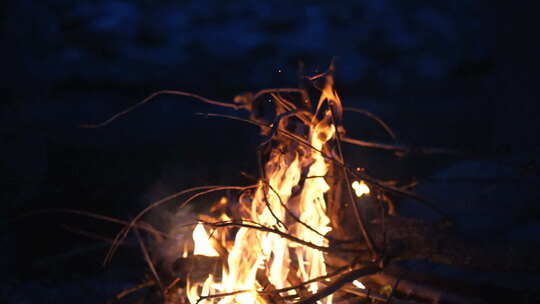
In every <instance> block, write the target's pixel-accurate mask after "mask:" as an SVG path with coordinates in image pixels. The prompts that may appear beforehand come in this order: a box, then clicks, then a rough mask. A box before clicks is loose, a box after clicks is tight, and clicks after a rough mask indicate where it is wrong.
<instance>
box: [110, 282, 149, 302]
mask: <svg viewBox="0 0 540 304" xmlns="http://www.w3.org/2000/svg"><path fill="white" fill-rule="evenodd" d="M154 285H156V281H154V280H150V281H147V282H144V283H141V284H139V285H137V286H135V287H132V288H129V289H126V290H124V291H122V292H121V293H119V294H117V295H116V296H115V298H116V299H117V300H121V299H122V298H124V297H126V296H127V295H130V294H132V293H134V292H136V291H139V290H141V289H143V288H146V287H150V286H154Z"/></svg>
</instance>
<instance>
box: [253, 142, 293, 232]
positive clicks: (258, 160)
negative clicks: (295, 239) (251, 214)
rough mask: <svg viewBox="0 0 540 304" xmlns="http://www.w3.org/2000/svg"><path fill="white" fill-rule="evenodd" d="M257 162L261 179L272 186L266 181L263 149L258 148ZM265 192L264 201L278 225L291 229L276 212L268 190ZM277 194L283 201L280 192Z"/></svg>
mask: <svg viewBox="0 0 540 304" xmlns="http://www.w3.org/2000/svg"><path fill="white" fill-rule="evenodd" d="M257 162H258V165H259V174H260V176H261V180H262V181H263V182H264V183H265V185H268V186H270V183H269V182H267V181H266V172H265V170H264V166H263V164H262V155H261V150H257ZM265 190H266V189H265ZM263 194H264V203H265V204H266V208H268V211H270V214H271V215H272V216H273V217H274V219H275V220H276V223H277V225H281V226H283V228H285V230H289V228H288V227H287V225H285V223H283V221H282V220H280V219H279V217H278V216H277V215H276V214H275V213H274V210H272V207H271V206H270V202H269V201H268V195H267V193H266V191H263ZM276 194H277V192H276ZM277 195H278V198H279V201H280V202H281V198H280V197H279V194H277ZM282 205H283V204H282Z"/></svg>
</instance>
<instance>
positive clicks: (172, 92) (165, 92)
mask: <svg viewBox="0 0 540 304" xmlns="http://www.w3.org/2000/svg"><path fill="white" fill-rule="evenodd" d="M159 95H180V96H187V97H193V98H195V99H198V100H200V101H203V102H205V103H209V104H213V105H216V106H221V107H227V108H233V109H235V110H238V109H241V108H242V106H238V105H235V104H232V103H226V102H221V101H215V100H211V99H208V98H205V97H202V96H199V95H197V94H193V93H188V92H182V91H175V90H161V91H157V92H155V93H152V94H150V95H149V96H148V97H146V98H145V99H143V100H141V101H140V102H138V103H137V104H135V105H133V106H131V107H129V108H127V109H125V110H123V111H121V112H118V113H116V114H115V115H113V116H112V117H111V118H109V119H107V120H105V121H104V122H101V123H98V124H83V125H81V126H80V127H81V128H87V129H95V128H100V127H103V126H106V125H108V124H109V123H111V122H112V121H114V120H116V119H117V118H119V117H121V116H124V115H126V114H127V113H129V112H131V111H133V110H135V109H137V108H138V107H140V106H142V105H144V104H146V103H148V102H149V101H151V100H152V99H154V98H155V97H157V96H159Z"/></svg>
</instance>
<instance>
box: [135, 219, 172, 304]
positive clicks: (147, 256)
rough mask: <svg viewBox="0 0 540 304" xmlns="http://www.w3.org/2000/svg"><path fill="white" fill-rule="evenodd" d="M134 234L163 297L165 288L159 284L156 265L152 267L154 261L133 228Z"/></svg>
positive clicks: (137, 232) (136, 230)
mask: <svg viewBox="0 0 540 304" xmlns="http://www.w3.org/2000/svg"><path fill="white" fill-rule="evenodd" d="M135 235H136V236H137V241H139V245H140V246H141V251H142V253H143V255H144V259H145V260H146V263H147V264H148V267H150V271H151V272H152V275H153V276H154V278H155V280H156V283H157V284H158V286H159V289H160V290H161V293H162V295H163V297H165V289H164V288H163V284H161V279H160V278H159V275H158V273H157V271H156V267H154V263H152V259H151V258H150V254H148V250H147V249H146V245H145V244H144V241H143V240H142V238H141V235H140V234H139V230H138V229H137V228H135Z"/></svg>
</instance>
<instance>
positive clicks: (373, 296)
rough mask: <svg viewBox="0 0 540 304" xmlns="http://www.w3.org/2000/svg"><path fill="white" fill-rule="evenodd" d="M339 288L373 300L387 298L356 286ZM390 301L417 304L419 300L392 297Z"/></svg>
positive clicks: (395, 303)
mask: <svg viewBox="0 0 540 304" xmlns="http://www.w3.org/2000/svg"><path fill="white" fill-rule="evenodd" d="M341 290H343V291H344V292H347V293H350V294H353V295H356V296H359V297H362V298H367V299H373V300H377V301H379V302H383V301H386V300H387V299H388V298H387V297H386V296H384V295H381V294H378V293H375V292H373V291H371V290H369V289H357V288H349V287H343V288H342V289H341ZM392 303H393V304H419V302H416V301H411V300H401V299H398V298H393V299H392Z"/></svg>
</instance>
